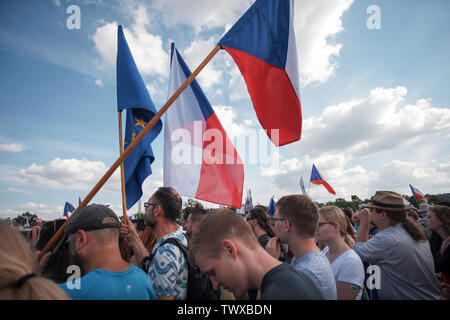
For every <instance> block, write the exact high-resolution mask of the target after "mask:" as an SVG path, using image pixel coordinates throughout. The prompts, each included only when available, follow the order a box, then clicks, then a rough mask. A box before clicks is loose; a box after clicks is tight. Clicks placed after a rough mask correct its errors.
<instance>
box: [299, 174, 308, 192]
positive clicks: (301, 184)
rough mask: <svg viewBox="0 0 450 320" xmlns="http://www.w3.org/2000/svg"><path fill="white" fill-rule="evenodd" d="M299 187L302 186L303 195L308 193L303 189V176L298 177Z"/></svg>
mask: <svg viewBox="0 0 450 320" xmlns="http://www.w3.org/2000/svg"><path fill="white" fill-rule="evenodd" d="M300 188H302V192H303V195H305V196H306V195H308V194H307V193H306V189H305V183H304V182H303V177H300Z"/></svg>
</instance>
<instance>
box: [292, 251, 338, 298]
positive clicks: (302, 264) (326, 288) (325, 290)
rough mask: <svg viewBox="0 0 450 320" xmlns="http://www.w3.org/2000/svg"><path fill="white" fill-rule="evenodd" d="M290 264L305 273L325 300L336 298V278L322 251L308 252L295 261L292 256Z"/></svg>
mask: <svg viewBox="0 0 450 320" xmlns="http://www.w3.org/2000/svg"><path fill="white" fill-rule="evenodd" d="M291 264H292V265H293V266H294V267H295V269H297V270H298V271H300V272H303V273H304V274H306V275H307V276H308V277H309V278H310V279H311V280H312V281H313V282H314V284H315V285H316V287H317V288H319V290H320V292H322V295H323V297H324V298H325V300H336V299H337V291H336V280H335V279H334V275H333V270H332V269H331V264H330V262H329V261H328V259H327V257H325V255H324V254H323V253H322V252H309V253H307V254H305V255H304V256H303V257H301V258H300V259H299V260H298V261H297V262H296V261H295V257H293V258H292V261H291Z"/></svg>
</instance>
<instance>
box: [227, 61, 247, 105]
mask: <svg viewBox="0 0 450 320" xmlns="http://www.w3.org/2000/svg"><path fill="white" fill-rule="evenodd" d="M229 75H230V82H229V84H228V89H229V91H230V101H238V100H241V99H243V98H250V94H249V93H248V90H247V85H246V83H245V81H244V77H243V76H242V74H241V72H240V71H239V68H238V67H237V66H236V65H234V67H233V68H232V69H231V71H230V72H229Z"/></svg>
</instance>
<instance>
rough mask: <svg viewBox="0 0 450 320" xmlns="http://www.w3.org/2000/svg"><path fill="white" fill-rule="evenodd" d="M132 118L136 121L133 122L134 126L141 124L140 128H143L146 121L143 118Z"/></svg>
mask: <svg viewBox="0 0 450 320" xmlns="http://www.w3.org/2000/svg"><path fill="white" fill-rule="evenodd" d="M134 120H136V123H135V124H134V126H135V127H137V126H141V127H142V128H144V127H145V125H146V124H147V122H145V121H144V119H138V118H134Z"/></svg>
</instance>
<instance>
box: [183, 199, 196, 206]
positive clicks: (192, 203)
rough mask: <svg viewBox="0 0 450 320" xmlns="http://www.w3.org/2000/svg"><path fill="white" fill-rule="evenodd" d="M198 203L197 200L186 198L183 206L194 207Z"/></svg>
mask: <svg viewBox="0 0 450 320" xmlns="http://www.w3.org/2000/svg"><path fill="white" fill-rule="evenodd" d="M197 203H198V201H196V200H194V199H187V201H186V203H185V204H184V207H185V208H187V207H195V205H196V204H197Z"/></svg>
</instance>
